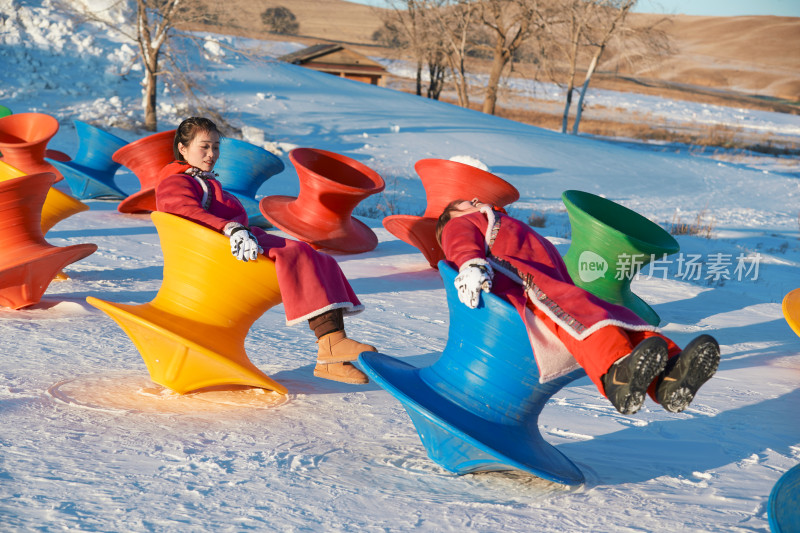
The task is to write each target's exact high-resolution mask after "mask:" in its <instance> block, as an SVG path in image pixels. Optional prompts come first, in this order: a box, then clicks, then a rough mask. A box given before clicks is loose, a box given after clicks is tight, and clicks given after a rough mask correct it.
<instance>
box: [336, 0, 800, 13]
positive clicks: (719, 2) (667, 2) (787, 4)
mask: <svg viewBox="0 0 800 533" xmlns="http://www.w3.org/2000/svg"><path fill="white" fill-rule="evenodd" d="M348 1H350V2H355V3H358V4H368V5H373V6H385V5H386V1H385V0H348ZM636 11H638V12H640V13H665V14H668V15H679V14H683V15H716V16H736V15H781V16H786V17H800V0H639V4H638V5H637V8H636Z"/></svg>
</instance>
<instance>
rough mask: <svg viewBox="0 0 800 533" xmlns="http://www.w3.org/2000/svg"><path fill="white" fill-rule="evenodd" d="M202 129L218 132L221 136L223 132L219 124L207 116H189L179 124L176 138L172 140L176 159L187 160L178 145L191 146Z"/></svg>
mask: <svg viewBox="0 0 800 533" xmlns="http://www.w3.org/2000/svg"><path fill="white" fill-rule="evenodd" d="M201 131H204V132H208V133H212V132H214V133H216V134H217V135H219V136H220V137H222V133H220V131H219V129H218V128H217V125H216V124H214V123H213V122H211V121H210V120H208V119H207V118H203V117H189V118H187V119H186V120H184V121H183V122H181V125H180V126H178V129H177V130H175V139H174V140H173V141H172V152H173V154H174V155H175V159H176V160H177V161H186V160H185V159H184V158H183V154H182V153H181V151H180V150H178V145H179V144H182V145H184V146H189V144H190V143H191V142H192V140H193V139H194V138H195V137H196V136H197V134H198V133H200V132H201Z"/></svg>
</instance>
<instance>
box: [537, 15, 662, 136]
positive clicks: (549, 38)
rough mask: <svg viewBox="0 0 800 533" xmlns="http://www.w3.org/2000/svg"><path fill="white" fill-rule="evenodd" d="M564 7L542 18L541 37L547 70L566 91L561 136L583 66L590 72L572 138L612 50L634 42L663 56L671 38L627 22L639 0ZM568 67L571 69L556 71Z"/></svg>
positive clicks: (653, 27) (644, 51)
mask: <svg viewBox="0 0 800 533" xmlns="http://www.w3.org/2000/svg"><path fill="white" fill-rule="evenodd" d="M557 1H558V3H560V5H561V8H560V9H559V10H557V11H551V12H550V13H549V14H547V15H544V16H542V17H541V20H542V21H543V25H542V32H541V34H540V35H539V44H540V56H541V57H542V58H545V60H546V61H547V62H548V67H547V70H548V71H549V72H550V73H551V75H553V77H554V79H560V80H561V83H563V85H564V86H565V88H566V93H565V99H564V111H563V114H562V119H561V132H562V133H567V128H568V125H569V113H570V109H571V107H572V98H573V95H574V93H575V91H576V81H577V76H578V72H579V70H582V69H581V65H582V64H583V65H586V66H585V67H584V69H585V74H584V79H583V83H582V84H581V85H580V89H579V90H578V94H579V97H578V103H577V111H576V116H575V120H574V122H573V125H572V134H577V133H578V128H579V127H580V121H581V116H582V112H583V108H584V98H585V96H586V91H587V89H588V88H589V83H590V82H591V79H592V76H593V75H594V74H595V72H596V70H597V67H598V65H599V64H600V61H601V59H602V57H603V55H604V53H605V52H606V51H607V50H608V49H609V47H610V46H611V45H612V44H614V45H616V46H617V48H619V49H622V48H623V47H624V45H625V44H626V42H627V43H630V44H631V45H634V44H635V48H638V49H639V50H641V54H640V55H646V54H649V53H651V52H652V53H654V54H658V53H662V52H663V51H664V50H666V49H668V47H669V46H668V43H666V42H665V39H666V34H665V33H664V32H662V31H660V30H658V29H657V28H656V26H657V24H658V23H656V24H651V25H649V26H641V27H636V28H634V27H633V26H632V25H631V24H630V23H629V22H628V14H629V13H630V11H631V9H632V8H633V7H634V6H635V5H636V2H637V0H557ZM563 63H566V68H554V65H555V64H563Z"/></svg>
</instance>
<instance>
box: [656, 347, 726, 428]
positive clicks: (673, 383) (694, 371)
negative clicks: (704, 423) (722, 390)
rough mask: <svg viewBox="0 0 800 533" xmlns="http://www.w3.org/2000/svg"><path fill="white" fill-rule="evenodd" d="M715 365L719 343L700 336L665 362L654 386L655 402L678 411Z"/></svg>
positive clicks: (709, 374) (711, 373) (683, 407)
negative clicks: (665, 364)
mask: <svg viewBox="0 0 800 533" xmlns="http://www.w3.org/2000/svg"><path fill="white" fill-rule="evenodd" d="M718 366H719V344H718V343H717V341H716V339H714V337H712V336H711V335H700V336H699V337H697V338H696V339H694V340H692V341H691V342H690V343H689V344H687V345H686V348H684V349H683V351H682V352H681V353H679V354H678V355H677V356H675V357H673V358H672V359H670V360H669V361H668V362H667V366H666V368H665V369H664V372H662V373H661V376H659V379H658V386H657V388H656V399H657V400H658V403H660V404H661V405H662V406H663V407H664V409H666V410H667V411H669V412H671V413H680V412H681V411H683V410H684V409H686V408H687V407H688V406H689V404H690V403H691V402H692V400H693V399H694V395H695V394H697V390H698V389H699V388H700V387H701V386H702V385H703V383H705V382H706V381H708V380H709V379H711V376H713V375H714V373H715V372H716V371H717V367H718Z"/></svg>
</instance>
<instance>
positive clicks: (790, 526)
mask: <svg viewBox="0 0 800 533" xmlns="http://www.w3.org/2000/svg"><path fill="white" fill-rule="evenodd" d="M767 516H768V517H769V528H770V530H771V531H772V533H797V532H800V464H799V465H795V466H794V467H793V468H791V469H789V470H788V471H787V472H786V473H784V474H783V475H782V476H781V477H780V479H778V482H777V483H775V486H774V487H772V491H771V492H770V494H769V500H768V501H767Z"/></svg>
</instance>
